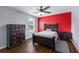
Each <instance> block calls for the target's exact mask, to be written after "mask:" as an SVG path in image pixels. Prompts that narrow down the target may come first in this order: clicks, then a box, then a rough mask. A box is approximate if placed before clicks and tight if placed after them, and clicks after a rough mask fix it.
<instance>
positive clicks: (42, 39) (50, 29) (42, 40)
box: [33, 24, 58, 50]
mask: <svg viewBox="0 0 79 59" xmlns="http://www.w3.org/2000/svg"><path fill="white" fill-rule="evenodd" d="M57 33H58V24H44V31H41V32H38V33H34V34H33V44H35V43H38V44H40V45H44V46H47V47H49V48H53V49H54V50H55V42H56V40H57V39H58V34H57Z"/></svg>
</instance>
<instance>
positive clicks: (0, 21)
mask: <svg viewBox="0 0 79 59" xmlns="http://www.w3.org/2000/svg"><path fill="white" fill-rule="evenodd" d="M29 19H33V20H34V21H37V18H36V17H34V16H31V15H29V14H25V13H21V12H18V11H16V10H13V9H11V8H9V7H0V48H3V47H6V40H7V35H6V34H7V33H6V24H25V25H26V30H25V32H26V33H25V34H26V35H25V36H26V38H28V37H30V36H31V35H32V33H33V32H28V31H27V25H28V21H29ZM35 27H36V23H35ZM35 31H36V30H35ZM35 31H34V32H35Z"/></svg>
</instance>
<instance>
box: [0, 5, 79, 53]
mask: <svg viewBox="0 0 79 59" xmlns="http://www.w3.org/2000/svg"><path fill="white" fill-rule="evenodd" d="M46 7H47V6H42V7H41V6H6V7H5V6H3V7H0V52H1V53H11V52H12V53H44V52H45V53H60V52H62V53H77V52H79V41H78V40H79V39H78V37H79V36H78V35H79V33H78V29H79V25H78V14H79V13H78V9H79V7H78V6H77V7H74V6H65V7H64V6H50V8H49V9H47V10H46V11H49V12H51V13H42V12H39V10H38V9H40V8H42V9H43V8H46ZM8 24H9V25H10V26H11V25H12V26H13V25H14V26H18V27H19V25H20V26H21V25H22V26H23V25H24V26H23V27H24V32H23V35H24V37H22V38H25V41H24V42H23V43H22V44H20V45H18V44H17V46H15V47H12V48H6V47H7V44H8V43H7V41H8V40H7V36H8V35H9V33H10V34H11V32H9V33H7V30H8V29H7V26H6V25H8ZM52 30H53V33H55V34H57V35H58V37H57V44H56V43H55V38H54V39H53V40H54V41H53V43H51V42H52V41H51V40H52V39H51V38H47V36H48V37H49V36H51V34H53V33H52V32H51V31H52ZM45 31H46V32H45ZM20 32H21V31H18V33H20ZM37 32H42V36H46V35H47V36H46V37H43V38H42V37H40V36H38V34H39V33H37ZM43 32H44V33H43ZM15 33H17V32H15ZM15 33H14V34H15ZM46 33H47V34H46ZM36 34H37V36H38V37H37V36H36ZM43 34H44V35H43ZM49 34H50V35H49ZM39 35H40V34H39ZM17 36H18V35H17ZM9 38H10V37H9ZM15 38H16V36H15ZM18 38H19V37H18ZM37 39H40V40H37ZM18 40H19V39H18ZM41 40H42V41H41ZM15 41H16V40H15ZM70 41H72V42H70ZM15 43H16V42H15ZM33 43H34V45H33ZM38 43H39V44H38ZM50 43H51V44H50ZM53 45H54V46H53ZM49 46H50V47H49ZM51 46H53V47H52V48H51ZM53 48H54V49H53ZM54 50H55V51H54Z"/></svg>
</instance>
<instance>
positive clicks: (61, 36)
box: [58, 32, 72, 41]
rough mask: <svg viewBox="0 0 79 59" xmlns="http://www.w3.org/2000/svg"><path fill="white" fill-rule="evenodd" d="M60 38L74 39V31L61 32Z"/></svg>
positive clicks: (65, 39)
mask: <svg viewBox="0 0 79 59" xmlns="http://www.w3.org/2000/svg"><path fill="white" fill-rule="evenodd" d="M58 34H59V37H60V40H64V41H70V40H71V39H72V33H71V32H59V33H58Z"/></svg>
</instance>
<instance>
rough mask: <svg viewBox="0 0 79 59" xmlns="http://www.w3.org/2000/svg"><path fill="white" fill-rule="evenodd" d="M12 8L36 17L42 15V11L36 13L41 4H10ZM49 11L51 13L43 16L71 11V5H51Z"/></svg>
mask: <svg viewBox="0 0 79 59" xmlns="http://www.w3.org/2000/svg"><path fill="white" fill-rule="evenodd" d="M44 7H45V6H44ZM10 8H13V9H15V10H18V11H20V12H24V13H28V14H31V15H33V16H36V17H39V16H40V13H35V12H37V10H36V9H39V6H10ZM47 11H50V12H51V13H50V14H48V13H45V14H43V15H42V16H48V15H52V14H58V13H63V12H70V11H71V7H69V6H51V7H50V8H49V9H47Z"/></svg>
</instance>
